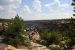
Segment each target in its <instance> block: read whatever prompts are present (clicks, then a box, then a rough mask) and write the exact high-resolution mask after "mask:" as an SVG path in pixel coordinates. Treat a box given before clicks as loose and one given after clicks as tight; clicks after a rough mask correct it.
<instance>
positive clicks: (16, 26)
mask: <svg viewBox="0 0 75 50" xmlns="http://www.w3.org/2000/svg"><path fill="white" fill-rule="evenodd" d="M25 29H26V27H25V24H24V21H23V20H22V19H21V18H20V17H19V16H18V15H17V16H15V18H13V19H11V21H10V22H9V23H8V28H7V29H6V30H5V33H4V35H5V39H4V41H6V43H7V44H10V45H13V46H16V47H17V45H22V44H23V45H26V46H28V45H30V41H29V40H28V38H27V37H26V36H27V34H26V32H25V31H24V30H25Z"/></svg>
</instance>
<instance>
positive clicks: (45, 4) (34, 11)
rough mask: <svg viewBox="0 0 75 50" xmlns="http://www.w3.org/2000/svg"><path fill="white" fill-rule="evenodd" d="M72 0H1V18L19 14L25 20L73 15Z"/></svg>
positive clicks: (9, 17) (63, 17) (61, 17)
mask: <svg viewBox="0 0 75 50" xmlns="http://www.w3.org/2000/svg"><path fill="white" fill-rule="evenodd" d="M71 3H72V0H0V18H5V19H11V18H14V17H15V16H16V15H17V14H18V15H19V16H20V17H21V18H22V19H24V20H47V19H48V20H51V19H65V18H70V17H72V14H73V11H72V10H73V7H72V6H71Z"/></svg>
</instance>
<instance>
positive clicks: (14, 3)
mask: <svg viewBox="0 0 75 50" xmlns="http://www.w3.org/2000/svg"><path fill="white" fill-rule="evenodd" d="M20 4H21V0H0V18H12V17H14V16H15V15H16V14H17V11H16V9H17V8H18V7H19V5H20Z"/></svg>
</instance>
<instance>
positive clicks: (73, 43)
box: [65, 38, 75, 47]
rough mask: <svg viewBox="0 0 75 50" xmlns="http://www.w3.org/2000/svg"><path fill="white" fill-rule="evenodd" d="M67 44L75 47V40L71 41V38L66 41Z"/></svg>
mask: <svg viewBox="0 0 75 50" xmlns="http://www.w3.org/2000/svg"><path fill="white" fill-rule="evenodd" d="M65 42H66V44H67V45H68V46H69V47H71V46H73V45H75V39H70V38H69V39H67V40H65Z"/></svg>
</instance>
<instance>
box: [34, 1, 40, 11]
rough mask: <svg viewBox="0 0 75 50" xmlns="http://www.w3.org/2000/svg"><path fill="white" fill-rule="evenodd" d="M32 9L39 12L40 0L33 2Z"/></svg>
mask: <svg viewBox="0 0 75 50" xmlns="http://www.w3.org/2000/svg"><path fill="white" fill-rule="evenodd" d="M33 8H34V10H35V11H37V12H40V11H41V2H40V0H34V1H33Z"/></svg>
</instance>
